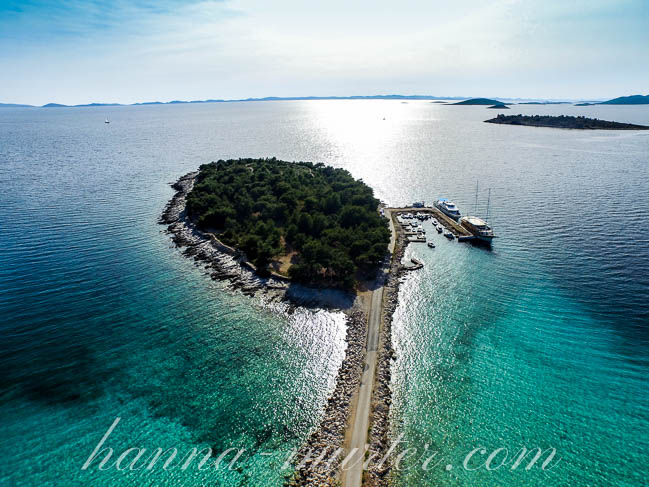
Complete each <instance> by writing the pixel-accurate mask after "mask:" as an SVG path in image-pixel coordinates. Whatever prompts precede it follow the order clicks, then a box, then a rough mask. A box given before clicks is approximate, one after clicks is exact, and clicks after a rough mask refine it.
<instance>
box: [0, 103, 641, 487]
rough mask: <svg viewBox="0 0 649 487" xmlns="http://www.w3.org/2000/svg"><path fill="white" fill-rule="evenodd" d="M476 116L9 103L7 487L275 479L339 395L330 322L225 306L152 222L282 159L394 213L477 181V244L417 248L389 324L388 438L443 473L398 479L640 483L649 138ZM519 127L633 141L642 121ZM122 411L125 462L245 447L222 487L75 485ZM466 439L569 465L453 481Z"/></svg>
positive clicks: (4, 366)
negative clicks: (175, 192) (199, 187)
mask: <svg viewBox="0 0 649 487" xmlns="http://www.w3.org/2000/svg"><path fill="white" fill-rule="evenodd" d="M517 108H518V107H517ZM486 112H487V111H486V110H485V109H484V108H482V107H449V106H439V105H435V104H431V103H428V102H410V103H407V104H405V103H400V102H393V101H358V102H357V101H312V102H268V103H266V102H263V103H262V102H258V103H233V104H210V105H195V106H150V107H110V108H78V109H73V108H70V109H67V108H66V109H2V110H0V183H1V185H2V196H1V197H0V198H1V200H0V201H1V202H2V210H3V211H2V212H1V213H0V229H1V233H0V248H2V253H1V254H0V264H1V265H0V306H1V309H2V311H3V313H2V314H3V317H4V320H3V324H2V325H1V326H2V336H3V340H2V347H1V348H0V383H1V385H2V392H1V396H0V414H1V415H2V418H3V420H2V426H1V429H2V431H1V433H2V438H3V441H2V443H1V446H0V458H2V463H3V468H2V470H1V472H0V480H1V481H3V482H2V483H6V484H9V485H66V486H67V485H88V484H89V483H91V484H92V485H114V484H119V485H179V484H182V485H202V484H204V483H209V482H212V483H213V482H214V481H222V482H223V483H224V484H225V485H280V484H281V482H282V478H283V475H285V474H286V471H284V470H282V469H281V464H282V462H283V455H285V454H286V453H287V452H288V451H289V450H290V448H293V447H295V446H298V445H299V444H300V443H301V441H303V440H304V438H305V437H306V435H307V434H308V432H309V431H310V430H311V429H312V428H313V427H314V426H315V425H317V423H318V421H319V419H320V417H321V410H322V407H323V405H324V402H325V400H326V397H327V395H328V394H329V393H330V392H331V390H332V388H333V381H334V379H335V374H336V371H337V367H338V365H339V364H340V360H341V359H342V356H343V354H344V347H345V344H344V320H343V318H342V316H341V315H339V314H331V313H324V312H313V311H307V310H298V311H297V312H295V313H292V314H289V313H287V311H286V310H284V309H281V308H277V307H275V308H274V309H273V308H269V307H266V306H263V305H261V304H259V303H257V302H255V301H253V300H250V299H249V298H245V297H241V296H238V295H232V294H230V293H228V292H225V291H224V290H223V289H222V288H221V287H220V285H219V284H218V283H214V282H212V281H211V280H210V279H209V278H208V277H207V276H206V275H204V273H203V271H201V270H200V269H199V268H196V267H195V266H194V265H193V264H192V263H191V262H190V261H189V260H188V259H186V258H184V257H183V256H182V255H181V254H180V252H179V251H178V250H177V249H174V248H173V247H172V246H171V245H170V241H169V237H168V236H167V235H166V234H164V233H163V232H162V230H163V229H162V227H161V226H160V225H158V224H157V223H156V222H157V218H158V217H159V215H160V212H161V211H162V209H163V207H164V205H165V203H166V201H167V200H168V199H169V198H170V196H171V194H172V190H171V189H170V188H169V185H168V183H169V182H171V181H173V180H175V179H177V177H179V176H180V175H182V174H184V173H186V172H188V171H190V170H194V169H195V168H196V167H197V166H198V165H200V164H202V163H204V162H209V161H210V160H216V159H219V158H228V157H257V156H260V157H261V156H276V157H278V158H283V159H289V160H312V161H321V162H325V163H328V164H332V165H335V166H339V167H345V168H347V169H349V170H350V171H351V172H352V174H353V175H354V176H356V177H358V178H362V179H363V180H364V181H366V182H367V183H368V184H370V185H371V186H372V187H374V188H375V191H376V195H377V196H378V197H380V198H381V199H383V200H385V201H386V202H387V203H389V204H394V205H397V204H404V203H408V202H411V201H414V200H419V199H425V200H427V201H428V202H431V201H432V200H433V199H434V198H435V197H438V196H442V195H443V196H448V197H451V198H453V199H455V201H456V202H457V203H458V205H459V206H460V209H461V210H463V211H464V212H471V213H472V212H474V210H473V208H474V198H475V184H476V181H479V183H480V188H481V190H480V194H479V206H478V209H477V213H479V214H484V212H485V204H486V189H487V188H491V194H492V198H491V205H490V218H489V219H490V221H492V223H493V225H494V228H495V230H496V233H497V234H498V235H499V239H498V240H497V241H496V242H495V244H494V247H493V250H492V251H485V250H484V249H480V248H474V247H472V246H469V245H464V244H459V243H457V242H446V241H445V240H444V239H442V238H440V239H437V235H436V234H434V235H431V234H430V232H429V236H431V238H433V239H435V241H436V242H437V243H438V245H437V248H436V249H434V250H431V249H429V248H427V247H426V246H423V245H421V246H416V245H413V246H411V247H410V248H409V250H408V252H409V253H412V254H416V255H417V256H418V257H419V258H421V259H422V260H424V261H425V264H426V266H425V268H424V269H423V270H422V271H420V272H419V273H413V274H411V275H410V276H409V277H408V278H407V279H406V281H405V282H404V285H403V287H402V291H401V295H400V306H399V308H398V309H397V312H396V314H395V322H394V344H395V349H396V351H397V359H396V361H395V364H394V370H393V390H394V403H393V409H392V414H393V420H394V435H395V436H396V435H398V434H401V433H403V434H405V437H406V438H407V439H408V441H409V442H410V445H411V446H413V447H417V448H420V449H421V448H424V446H425V444H427V443H428V444H429V447H430V448H433V447H434V448H436V449H438V450H439V451H440V452H441V453H440V456H441V457H443V458H444V463H442V464H441V466H439V467H437V468H435V469H431V470H430V471H429V472H423V471H422V470H421V469H420V468H418V467H417V465H416V462H415V461H414V460H409V461H408V460H406V461H405V462H404V466H405V467H407V469H404V471H403V472H401V473H399V474H398V475H397V477H396V480H397V482H398V483H399V484H400V485H408V486H410V485H412V486H416V485H423V484H432V485H462V486H469V485H483V486H492V485H493V486H496V485H507V486H510V485H511V486H514V485H571V486H573V485H621V486H622V485H628V486H636V485H642V484H643V483H644V474H643V469H644V460H643V453H644V452H646V451H647V450H648V447H649V444H648V440H647V438H648V437H649V426H648V419H649V399H648V396H647V394H646V389H647V385H649V384H648V377H649V374H648V368H649V338H648V337H649V335H648V331H647V325H648V323H647V321H648V319H647V316H649V305H648V304H647V303H649V250H648V246H647V244H648V243H649V237H647V233H646V226H647V224H648V223H649V198H648V196H649V169H648V167H647V164H648V162H649V134H647V133H644V132H608V131H602V132H582V131H562V130H556V129H544V128H529V127H511V126H494V125H490V124H483V123H482V120H484V119H486V118H488V117H490V116H493V113H492V112H493V111H488V112H489V113H486ZM514 112H516V113H518V112H521V113H557V114H558V113H565V114H585V115H587V116H597V117H599V118H603V119H608V120H617V121H627V122H635V123H645V124H649V110H648V109H647V108H646V107H641V106H640V107H608V106H603V107H569V106H523V107H520V108H519V109H518V110H514ZM105 117H108V118H110V119H111V121H112V123H111V124H104V123H103V120H104V118H105ZM384 117H385V120H383V118H384ZM118 416H119V417H121V418H122V419H121V422H120V423H119V425H118V426H117V427H116V429H115V431H114V433H113V434H112V436H111V437H110V440H109V443H110V444H107V445H106V446H110V447H113V448H115V450H116V451H120V452H121V451H124V450H125V449H126V448H128V447H146V448H156V447H161V448H169V447H176V448H178V449H179V450H182V451H187V450H189V449H190V448H191V447H194V446H206V445H208V446H213V447H214V448H215V450H220V451H222V450H224V449H225V448H228V447H236V448H245V449H246V451H247V452H248V453H250V454H246V455H244V457H243V460H242V462H241V463H240V465H241V468H240V469H239V470H231V471H228V470H227V469H220V470H218V471H216V472H214V471H210V472H197V471H196V470H192V471H186V472H180V471H174V472H164V471H161V470H159V469H158V470H154V471H152V472H146V471H139V472H117V471H115V470H110V471H104V472H100V471H98V470H97V469H96V468H94V469H92V468H91V469H89V470H88V471H81V470H80V467H81V465H82V464H83V462H84V461H85V460H86V458H87V457H88V455H89V454H90V452H91V451H92V449H93V448H94V446H95V444H96V443H97V441H98V440H99V439H100V438H101V436H102V435H103V434H104V432H105V431H106V429H107V428H108V427H109V426H110V425H111V423H112V422H113V420H114V419H115V418H116V417H118ZM479 445H484V446H485V447H487V448H488V449H490V450H493V449H496V448H499V447H507V448H508V449H510V450H512V451H515V450H516V449H517V448H519V447H520V446H527V447H529V448H531V447H535V446H539V447H542V448H547V447H554V448H556V449H557V452H558V455H560V456H561V458H562V460H561V463H560V464H559V465H557V466H556V468H554V469H553V470H551V471H547V472H542V471H539V470H538V469H532V470H530V471H529V472H521V471H520V470H518V471H514V472H512V471H510V470H507V469H506V468H505V467H503V468H501V469H499V470H497V471H492V472H489V471H486V470H485V469H480V470H477V471H466V470H464V469H463V468H462V466H461V462H462V459H463V458H464V455H465V454H466V453H468V451H470V450H471V449H472V448H473V447H474V446H479ZM264 452H270V453H273V455H270V456H263V455H261V453H264ZM476 458H477V457H476ZM447 464H449V465H452V468H451V470H448V471H447V470H445V469H444V468H443V466H444V465H447Z"/></svg>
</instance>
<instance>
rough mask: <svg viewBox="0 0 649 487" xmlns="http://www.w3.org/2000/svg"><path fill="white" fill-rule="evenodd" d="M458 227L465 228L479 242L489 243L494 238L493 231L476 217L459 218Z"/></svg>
mask: <svg viewBox="0 0 649 487" xmlns="http://www.w3.org/2000/svg"><path fill="white" fill-rule="evenodd" d="M460 225H462V226H463V227H464V228H466V229H467V230H468V231H469V232H471V234H472V235H473V236H474V237H476V238H477V239H479V240H482V241H484V242H489V243H491V240H492V239H493V238H494V231H493V230H492V228H491V227H490V226H489V224H488V223H487V222H486V221H484V220H483V219H482V218H478V217H477V216H463V217H462V218H460Z"/></svg>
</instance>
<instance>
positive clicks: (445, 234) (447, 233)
mask: <svg viewBox="0 0 649 487" xmlns="http://www.w3.org/2000/svg"><path fill="white" fill-rule="evenodd" d="M444 236H445V237H446V238H447V239H449V240H453V239H454V238H455V235H453V234H452V233H451V232H449V231H448V230H447V231H445V232H444Z"/></svg>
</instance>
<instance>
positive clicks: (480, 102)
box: [452, 98, 504, 105]
mask: <svg viewBox="0 0 649 487" xmlns="http://www.w3.org/2000/svg"><path fill="white" fill-rule="evenodd" d="M452 105H504V103H503V102H502V101H500V100H492V99H490V98H471V99H470V100H464V101H459V102H457V103H452Z"/></svg>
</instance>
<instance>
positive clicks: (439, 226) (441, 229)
mask: <svg viewBox="0 0 649 487" xmlns="http://www.w3.org/2000/svg"><path fill="white" fill-rule="evenodd" d="M435 228H436V229H437V233H442V232H443V231H444V229H443V228H442V226H441V225H437V226H436V227H435Z"/></svg>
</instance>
